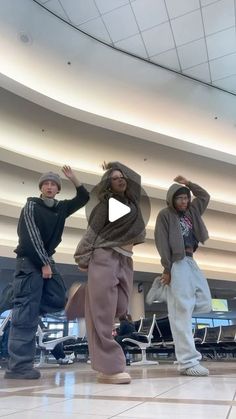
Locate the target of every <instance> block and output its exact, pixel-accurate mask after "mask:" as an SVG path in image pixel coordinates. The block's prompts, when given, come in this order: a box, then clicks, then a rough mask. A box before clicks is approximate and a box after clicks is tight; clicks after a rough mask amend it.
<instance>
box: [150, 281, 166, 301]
mask: <svg viewBox="0 0 236 419" xmlns="http://www.w3.org/2000/svg"><path fill="white" fill-rule="evenodd" d="M160 279H161V277H160V276H157V277H156V278H155V279H154V281H153V284H152V286H151V288H150V290H149V291H148V293H147V296H146V303H147V304H149V305H151V304H152V303H153V301H155V300H157V301H160V302H164V301H167V295H166V290H167V289H166V287H167V285H163V284H162V283H161V282H160Z"/></svg>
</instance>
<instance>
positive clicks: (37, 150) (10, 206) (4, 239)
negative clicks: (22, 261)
mask: <svg viewBox="0 0 236 419" xmlns="http://www.w3.org/2000/svg"><path fill="white" fill-rule="evenodd" d="M0 115H1V131H0V152H1V153H0V255H2V256H10V257H14V254H13V249H14V247H15V246H16V243H17V235H16V227H17V221H18V217H19V214H20V210H21V207H22V206H23V205H24V202H25V200H26V198H27V196H32V195H38V193H39V190H38V178H39V176H40V173H42V172H44V171H48V170H54V171H59V170H60V167H61V166H62V165H63V164H64V163H67V164H70V165H71V166H72V167H73V168H74V169H75V170H76V172H77V174H78V176H79V178H80V179H81V180H82V182H85V183H87V184H88V185H89V187H93V186H94V185H95V184H96V183H97V182H98V180H99V178H100V175H101V174H102V168H101V164H102V162H103V161H104V160H106V161H109V160H120V161H122V162H124V163H125V164H127V165H130V166H131V167H133V168H134V169H136V170H137V171H139V173H140V174H141V175H142V180H143V188H144V190H145V191H146V192H147V193H148V195H149V197H150V203H151V216H150V220H149V223H148V228H147V241H146V242H145V243H144V244H142V245H139V246H137V247H135V249H134V267H135V269H136V270H140V271H143V272H153V273H155V272H160V271H161V265H160V259H159V255H158V254H157V251H156V248H155V243H154V240H153V237H154V236H153V235H154V226H155V219H156V216H157V214H158V211H159V210H160V209H161V208H163V207H164V206H165V195H166V190H167V188H168V186H169V185H170V184H171V183H172V179H173V177H174V176H176V175H177V174H179V173H181V174H183V175H185V176H186V177H188V178H190V179H191V180H193V181H196V182H198V183H200V184H202V185H203V186H204V187H206V189H208V191H209V192H210V194H211V197H212V199H211V203H210V205H209V209H208V210H207V211H206V213H205V214H204V219H205V221H206V224H207V226H208V229H209V234H210V240H208V241H207V243H206V245H205V246H204V247H201V248H200V249H199V251H198V252H197V255H196V259H197V261H198V262H199V264H200V266H201V267H202V268H203V269H204V270H205V273H206V274H207V276H208V277H209V278H213V279H214V278H215V279H229V280H231V281H234V280H235V272H236V257H235V256H236V197H235V194H234V188H235V187H234V184H235V167H234V166H233V165H230V164H227V163H223V162H219V161H217V160H214V159H210V158H206V157H202V156H201V157H200V156H198V155H196V154H191V153H187V152H184V151H180V150H175V149H172V148H168V147H165V146H163V145H160V144H156V143H151V142H146V141H145V140H142V139H141V138H134V137H130V136H128V135H125V134H120V133H117V132H114V131H109V130H107V129H103V128H98V127H96V126H92V125H88V124H85V123H82V122H78V121H75V120H73V119H69V118H66V117H64V116H61V115H59V114H56V113H54V112H51V111H49V110H46V109H44V108H41V107H39V106H38V105H35V104H33V103H30V102H28V101H26V100H24V99H22V98H20V97H17V96H15V95H13V94H11V93H9V92H7V91H4V90H0ZM62 183H63V188H62V192H61V194H60V197H61V198H62V199H64V198H67V197H70V196H73V193H74V190H73V186H72V185H71V184H70V182H69V181H68V180H66V179H65V178H63V182H62ZM86 224H87V222H86V217H85V210H84V209H81V210H80V211H78V212H77V213H76V214H75V215H73V216H72V217H70V219H68V221H67V223H66V228H65V232H64V236H63V241H62V243H61V245H60V246H59V248H58V251H57V254H56V260H57V261H59V262H64V263H74V261H73V253H74V250H75V247H76V245H77V243H78V241H79V239H80V238H81V236H82V234H83V232H84V230H85V228H86ZM140 310H141V311H142V309H141V308H140Z"/></svg>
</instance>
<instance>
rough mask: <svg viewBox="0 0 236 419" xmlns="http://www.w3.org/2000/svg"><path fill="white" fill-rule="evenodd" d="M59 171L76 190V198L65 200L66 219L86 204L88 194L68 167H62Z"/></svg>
mask: <svg viewBox="0 0 236 419" xmlns="http://www.w3.org/2000/svg"><path fill="white" fill-rule="evenodd" d="M61 170H62V172H63V173H64V175H65V176H66V177H67V178H68V179H69V180H70V181H71V182H72V183H73V185H74V186H75V188H76V196H75V197H74V198H72V199H68V200H66V204H67V217H68V216H69V215H71V214H73V213H74V212H75V211H77V210H78V209H80V208H82V207H83V206H84V205H85V204H86V203H87V202H88V200H89V193H88V191H87V189H86V188H85V187H84V186H83V185H81V183H80V181H79V180H78V178H77V177H76V175H75V173H74V171H73V170H72V169H71V167H70V166H63V167H62V169H61Z"/></svg>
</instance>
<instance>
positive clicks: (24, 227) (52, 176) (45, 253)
mask: <svg viewBox="0 0 236 419" xmlns="http://www.w3.org/2000/svg"><path fill="white" fill-rule="evenodd" d="M62 172H63V173H64V175H65V176H66V177H67V178H68V179H69V180H71V182H72V183H73V184H74V186H75V188H76V196H75V197H74V198H73V199H70V200H67V199H66V200H63V201H57V200H56V199H55V196H56V194H58V193H59V192H60V190H61V180H60V177H59V175H58V174H56V173H53V172H48V173H44V174H43V175H42V176H41V177H40V179H39V189H40V191H41V195H40V197H39V198H28V199H27V203H26V205H25V206H24V208H23V209H22V212H21V215H20V219H19V223H18V229H17V233H18V236H19V243H18V246H17V248H16V249H15V253H16V254H17V260H16V270H15V276H14V280H13V302H14V306H13V310H12V321H11V328H10V335H9V345H8V351H9V365H8V370H7V371H6V373H5V378H8V379H9V378H13V379H37V378H39V377H40V372H39V371H38V370H37V369H35V368H33V360H34V355H35V335H36V331H37V327H38V321H39V315H43V314H44V313H53V312H57V311H61V310H63V309H64V306H65V302H66V301H65V300H66V289H65V285H64V282H63V279H62V277H61V276H60V274H59V272H58V271H57V270H56V267H55V262H54V260H53V258H52V256H53V254H54V253H55V249H56V247H57V246H58V245H59V243H60V242H61V236H62V233H63V229H64V225H65V220H66V218H67V217H69V216H70V215H71V214H73V213H74V212H75V211H77V210H78V209H79V208H81V207H83V206H84V205H85V204H86V203H87V201H88V200H89V194H88V191H87V190H86V189H85V188H84V186H82V185H81V184H80V183H79V181H78V179H77V178H76V176H75V174H74V172H73V171H72V169H71V168H70V167H69V166H63V168H62Z"/></svg>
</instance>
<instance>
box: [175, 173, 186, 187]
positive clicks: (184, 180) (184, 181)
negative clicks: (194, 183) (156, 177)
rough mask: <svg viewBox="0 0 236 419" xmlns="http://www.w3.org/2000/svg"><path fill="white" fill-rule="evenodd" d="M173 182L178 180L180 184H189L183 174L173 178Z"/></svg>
mask: <svg viewBox="0 0 236 419" xmlns="http://www.w3.org/2000/svg"><path fill="white" fill-rule="evenodd" d="M174 182H178V183H180V184H181V185H188V184H189V180H187V179H186V178H185V177H184V176H182V175H178V176H176V177H175V178H174Z"/></svg>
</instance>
